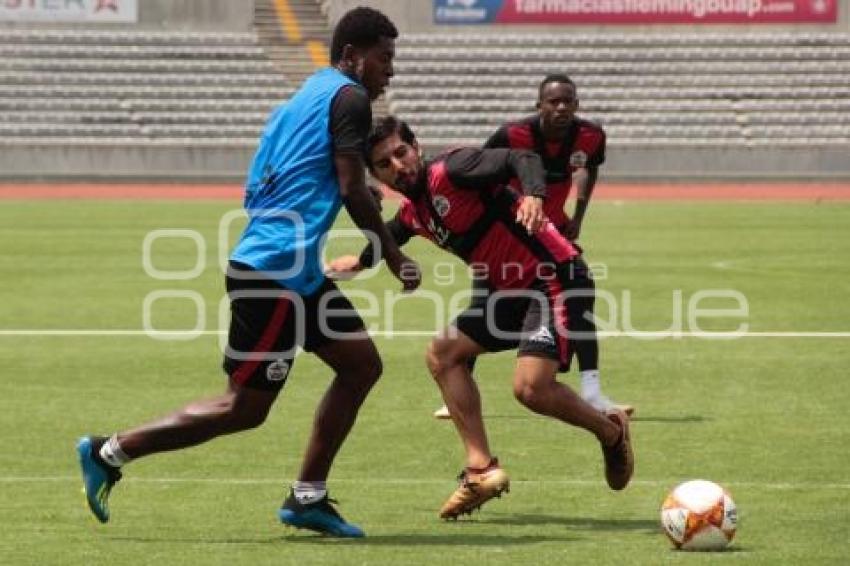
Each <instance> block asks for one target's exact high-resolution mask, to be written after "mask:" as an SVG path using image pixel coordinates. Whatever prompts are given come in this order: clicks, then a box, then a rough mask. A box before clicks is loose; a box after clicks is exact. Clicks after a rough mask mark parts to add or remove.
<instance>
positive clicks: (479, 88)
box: [388, 31, 850, 150]
mask: <svg viewBox="0 0 850 566" xmlns="http://www.w3.org/2000/svg"><path fill="white" fill-rule="evenodd" d="M396 73H397V75H396V77H395V78H394V79H393V82H392V84H391V89H390V91H389V93H388V98H389V103H390V110H391V111H392V112H393V113H396V114H398V115H400V116H402V117H404V118H405V119H407V120H408V121H409V122H410V123H411V125H412V126H413V127H414V129H415V130H416V131H417V133H418V135H419V137H420V141H422V142H423V143H424V144H425V145H426V146H428V147H431V148H437V147H443V146H447V145H457V144H476V145H477V144H480V143H481V142H482V141H483V140H484V139H486V137H487V136H488V135H489V134H491V133H492V132H493V131H494V130H495V128H496V127H497V126H498V125H499V124H500V123H502V122H504V121H506V120H510V119H516V118H520V117H522V116H525V115H527V114H530V113H532V112H534V102H535V100H536V97H537V91H536V87H537V84H538V83H539V81H540V80H541V79H542V77H543V76H544V75H546V74H549V73H566V74H568V75H569V76H570V77H572V78H573V80H574V81H575V82H576V83H577V85H578V88H579V97H580V99H581V108H580V112H579V113H580V115H582V116H583V117H585V118H589V119H592V120H595V121H597V122H599V123H601V124H602V125H603V126H604V127H605V129H606V131H607V132H608V140H609V145H612V146H617V147H621V148H646V147H660V146H675V147H678V148H682V147H692V148H699V147H707V148H712V147H717V148H731V149H734V148H753V147H756V148H757V147H763V148H774V147H790V148H795V147H808V148H810V147H812V146H820V147H823V146H827V147H828V148H831V149H832V150H836V148H840V149H841V150H843V149H845V148H846V149H848V150H850V145H848V144H850V34H846V33H821V32H818V33H813V32H775V31H774V32H765V33H738V34H732V33H670V34H658V33H649V34H646V33H618V32H608V33H595V34H587V33H563V34H549V35H547V34H542V35H541V34H532V33H508V34H504V33H494V32H487V33H484V32H472V33H469V32H465V33H462V34H461V33H452V34H448V33H430V34H413V35H403V36H402V37H401V39H400V41H399V43H398V48H397V60H396Z"/></svg>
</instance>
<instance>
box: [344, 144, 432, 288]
mask: <svg viewBox="0 0 850 566" xmlns="http://www.w3.org/2000/svg"><path fill="white" fill-rule="evenodd" d="M334 163H335V165H336V170H337V177H338V179H339V187H340V193H341V195H342V200H343V203H344V204H345V208H346V210H348V214H349V215H350V216H351V219H352V220H353V221H354V223H355V224H356V225H357V227H358V228H360V229H361V230H362V231H363V232H365V233H367V234H374V235H375V236H376V237H377V239H378V242H379V243H380V245H381V249H382V250H383V252H382V254H381V255H382V257H383V258H384V260H385V261H386V262H387V267H388V268H389V270H390V271H391V272H392V273H393V275H394V276H395V277H396V278H397V279H398V280H399V281H401V282H402V284H403V288H404V291H413V290H415V289H416V288H417V287H419V283H420V282H421V281H422V274H421V272H420V270H419V265H418V264H417V263H416V262H415V261H413V260H412V259H410V258H409V257H407V256H406V255H404V254H403V253H402V252H401V250H400V249H399V247H398V244H396V242H395V240H394V239H393V237H392V236H391V235H390V233H389V231H387V228H386V226H385V225H384V222H383V220H382V219H381V215H380V214H379V212H378V208H377V207H376V206H375V199H374V197H373V195H372V193H371V192H370V191H369V189H368V187H367V186H366V174H365V167H364V165H363V161H362V159H361V158H360V157H359V156H357V155H354V154H350V153H343V154H336V155H335V156H334Z"/></svg>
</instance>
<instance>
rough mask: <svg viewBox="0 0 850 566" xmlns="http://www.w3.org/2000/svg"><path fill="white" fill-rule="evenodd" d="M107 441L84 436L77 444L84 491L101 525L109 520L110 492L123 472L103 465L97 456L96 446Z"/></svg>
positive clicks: (90, 507)
mask: <svg viewBox="0 0 850 566" xmlns="http://www.w3.org/2000/svg"><path fill="white" fill-rule="evenodd" d="M104 440H105V439H101V438H97V437H92V436H84V437H82V438H81V439H80V441H79V442H78V443H77V454H79V457H80V469H81V471H82V472H83V489H84V490H85V493H86V502H87V503H88V505H89V509H91V512H92V513H94V516H95V517H97V520H98V521H100V522H101V523H105V522H107V521H108V520H109V492H110V491H112V486H114V485H115V484H116V483H117V482H118V480H120V479H121V472H119V471H118V470H117V469H116V468H113V467H112V466H109V465H107V464H104V463H102V462H101V461H100V460H99V459H98V458H97V456H96V455H95V454H96V450H95V445H96V444H97V445H100V444H102V443H103V441H104Z"/></svg>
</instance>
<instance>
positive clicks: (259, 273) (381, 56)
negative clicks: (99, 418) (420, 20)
mask: <svg viewBox="0 0 850 566" xmlns="http://www.w3.org/2000/svg"><path fill="white" fill-rule="evenodd" d="M397 35H398V32H397V31H396V28H395V26H394V25H393V23H392V22H391V21H390V20H389V19H388V18H387V17H386V16H384V15H383V14H382V13H380V12H378V11H376V10H372V9H370V8H357V9H354V10H352V11H350V12H348V13H347V14H346V15H344V16H343V17H342V19H341V20H340V21H339V23H338V24H337V26H336V28H335V30H334V34H333V39H332V44H331V52H330V60H331V67H328V68H325V69H321V70H319V71H317V72H316V73H315V74H314V75H312V76H311V77H309V78H308V79H307V80H306V81H305V82H304V84H303V85H302V86H301V88H300V89H299V90H298V92H296V93H295V94H294V95H293V97H292V98H291V99H290V100H289V101H288V102H287V103H285V104H283V105H281V106H280V107H279V108H277V109H276V110H275V111H274V112H273V113H272V115H271V117H270V118H269V120H268V122H267V124H266V127H265V130H264V132H263V135H262V138H261V140H260V144H259V148H258V149H257V152H256V154H255V156H254V162H253V164H252V166H251V170H250V172H249V174H248V181H247V183H246V192H245V209H246V212H247V213H248V224H247V226H246V228H245V230H244V232H243V233H242V237H241V239H240V240H239V242H238V243H237V245H236V248H235V250H234V251H233V252H232V254H231V256H230V264H229V268H228V270H227V275H226V287H227V292H228V295H229V297H230V305H231V314H232V317H231V318H232V320H231V323H230V331H229V335H228V345H227V350H226V352H225V358H224V370H225V372H226V374H227V376H228V382H227V386H226V389H225V391H224V393H222V394H220V395H218V396H217V397H213V398H211V399H205V400H198V401H195V402H193V403H190V404H188V405H186V406H185V407H184V408H182V409H180V410H179V411H177V412H175V413H173V414H171V415H168V416H166V417H164V418H161V419H158V420H155V421H153V422H150V423H148V424H145V425H142V426H139V427H136V428H131V429H129V430H125V431H122V432H117V433H115V434H113V435H112V436H111V437H99V436H85V437H83V438H81V439H80V441H79V443H78V445H77V452H78V456H79V461H80V466H81V468H82V473H83V481H84V487H85V492H86V499H87V502H88V505H89V507H90V509H91V511H92V513H94V515H95V516H96V517H97V519H98V520H99V521H101V522H104V523H105V522H106V521H108V520H109V517H110V513H109V507H108V498H109V495H110V492H111V490H112V488H113V487H114V486H115V483H116V482H117V481H118V480H119V479H120V478H121V472H120V471H119V470H120V469H121V467H122V466H124V465H125V464H127V463H128V462H129V461H131V460H134V459H137V458H141V457H143V456H148V455H151V454H156V453H159V452H165V451H168V450H179V449H183V448H188V447H190V446H195V445H198V444H201V443H203V442H206V441H208V440H211V439H213V438H216V437H217V436H220V435H224V434H231V433H236V432H241V431H244V430H248V429H251V428H254V427H257V426H259V425H261V424H262V423H263V422H264V421H265V419H266V416H267V415H268V413H269V410H270V409H271V407H272V405H273V404H274V402H275V399H276V398H277V396H278V393H279V392H280V391H281V389H282V388H283V386H284V383H285V382H286V380H287V377H288V375H289V372H290V370H291V369H292V366H293V364H294V363H295V352H296V348H297V347H302V348H303V349H304V350H305V351H308V352H313V353H315V354H316V356H318V357H319V358H320V359H321V360H322V361H323V362H324V363H325V364H326V365H327V366H328V367H329V368H330V369H331V370H332V371H333V372H334V373H335V377H334V379H333V380H332V381H331V384H330V386H329V388H328V390H327V392H326V393H325V395H324V397H323V398H322V400H321V402H320V403H319V405H318V408H317V409H316V413H315V417H314V422H313V430H312V434H311V436H310V439H309V441H308V444H307V449H306V453H305V455H304V459H303V462H302V466H301V471H300V473H299V475H298V481H296V482H295V483H294V485H293V486H292V488H291V490H290V491H289V495H288V497H286V499H285V501H284V503H283V505H282V507H281V508H280V510H279V511H278V518H279V520H280V521H281V522H282V523H284V524H286V525H291V526H294V527H298V528H306V529H311V530H314V531H318V532H320V533H323V534H328V535H332V536H339V537H362V536H363V535H364V533H363V530H362V529H360V528H359V527H358V526H357V525H354V524H351V523H348V522H346V521H345V520H344V519H343V518H342V517H341V516H340V515H339V513H338V512H337V510H336V509H335V508H334V506H333V505H332V504H331V503H332V502H331V500H329V499H328V493H327V486H326V483H325V482H326V480H327V477H328V474H329V471H330V468H331V465H332V463H333V460H334V458H335V456H336V454H337V451H338V450H339V448H340V446H341V445H342V443H343V442H344V441H345V438H346V436H347V435H348V432H349V431H350V430H351V427H352V426H353V425H354V421H355V418H356V416H357V412H358V410H359V409H360V406H361V405H362V403H363V401H364V400H365V398H366V396H367V395H368V393H369V391H370V389H371V388H372V386H373V385H374V383H375V382H376V381H377V379H378V377H379V376H380V374H381V371H382V369H381V359H380V357H379V356H378V352H377V350H376V349H375V345H374V343H373V342H372V340H371V339H370V338H369V336H368V334H366V332H365V330H364V325H363V321H362V320H361V319H360V317H359V316H358V314H357V311H355V310H354V308H353V306H352V305H351V303H350V302H349V301H348V299H346V298H345V296H344V295H341V294H340V293H339V292H338V291H337V289H336V285H335V284H334V283H333V282H332V281H330V280H329V279H327V278H326V277H325V276H324V274H323V273H322V265H321V260H320V256H321V245H322V243H323V242H324V239H325V238H324V236H325V234H326V233H327V232H328V230H329V229H330V227H331V225H332V224H333V222H334V219H335V218H336V216H337V213H338V212H339V210H340V208H341V206H342V205H343V204H344V205H345V207H346V208H347V210H348V212H349V214H350V215H351V217H352V219H353V220H354V221H355V223H356V224H357V225H358V226H359V227H360V228H361V230H364V231H366V232H369V233H371V234H374V235H376V236H377V239H378V241H380V243H381V245H382V247H383V246H387V248H386V250H387V253H388V255H387V257H386V259H387V264H388V266H389V268H390V270H391V271H392V272H393V274H394V275H395V276H396V277H398V278H399V279H402V280H403V281H404V287H405V289H406V290H412V289H414V288H415V287H416V286H417V285H418V283H419V271H418V266H417V265H416V264H415V263H414V262H412V261H411V260H409V259H408V258H407V257H406V256H404V255H403V254H402V253H401V252H400V251H399V249H398V246H397V245H396V244H395V242H394V240H393V238H392V237H391V236H390V234H389V233H388V232H387V231H386V228H385V227H384V223H383V221H382V220H381V217H380V214H379V212H378V209H377V206H376V202H375V200H374V197H373V195H372V194H371V193H370V192H369V190H368V189H367V187H366V184H365V166H364V162H363V150H364V144H365V141H366V138H367V135H368V133H369V127H370V126H371V121H372V118H371V114H372V113H371V105H370V102H371V101H373V100H375V99H376V98H377V97H378V96H379V95H380V94H381V92H382V91H383V89H384V87H385V86H386V85H387V84H388V82H389V79H390V77H392V76H393V67H392V60H393V56H394V53H395V48H394V39H395V38H396V37H397ZM323 303H326V304H323ZM257 457H258V458H259V457H262V455H260V454H258V455H257ZM249 465H250V463H249Z"/></svg>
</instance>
